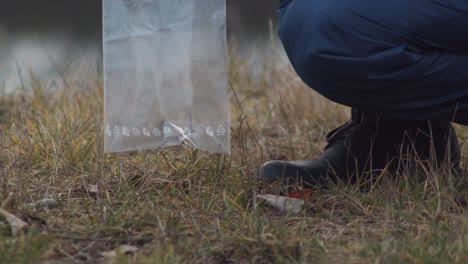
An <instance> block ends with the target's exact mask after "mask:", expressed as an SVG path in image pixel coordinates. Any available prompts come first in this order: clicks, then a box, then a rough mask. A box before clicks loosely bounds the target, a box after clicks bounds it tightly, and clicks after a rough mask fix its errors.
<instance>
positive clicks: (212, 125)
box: [103, 0, 230, 153]
mask: <svg viewBox="0 0 468 264" xmlns="http://www.w3.org/2000/svg"><path fill="white" fill-rule="evenodd" d="M103 3H104V5H103V19H104V23H103V28H104V29H103V30H104V32H103V33H104V36H103V37H104V81H105V89H104V90H105V92H104V95H105V96H104V97H105V99H104V101H105V102H104V134H105V136H104V149H105V151H106V152H118V151H129V150H142V149H156V148H161V147H167V146H174V145H180V144H188V145H190V146H192V147H194V148H198V149H202V150H207V151H212V152H224V153H229V152H230V144H229V127H230V126H229V125H230V123H229V112H230V110H229V89H228V81H227V61H226V58H227V44H226V2H225V0H103Z"/></svg>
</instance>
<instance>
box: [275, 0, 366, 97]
mask: <svg viewBox="0 0 468 264" xmlns="http://www.w3.org/2000/svg"><path fill="white" fill-rule="evenodd" d="M296 1H301V2H305V1H304V0H296ZM294 2H295V1H293V3H294ZM327 2H328V3H330V2H331V3H330V4H326V3H324V4H322V6H319V7H317V9H315V10H314V11H313V12H304V11H303V10H295V9H292V10H288V12H287V13H285V14H283V17H281V18H282V19H281V20H280V28H279V30H280V37H281V39H282V41H283V44H284V48H285V50H286V52H287V54H288V56H289V58H290V61H291V63H292V65H293V66H294V68H295V69H296V71H297V73H298V74H299V76H300V77H301V78H302V79H303V80H304V81H305V82H306V83H307V84H308V85H309V86H311V87H312V88H313V89H315V90H316V91H318V92H319V93H321V94H322V95H324V96H325V97H327V98H329V99H331V100H333V101H336V102H339V103H344V104H347V105H349V104H350V103H353V101H352V98H349V96H348V94H349V93H350V92H353V87H355V88H357V89H359V86H360V85H361V84H362V83H363V82H366V81H367V78H368V72H367V63H366V56H367V55H368V52H369V50H371V49H372V47H371V46H372V45H373V44H374V43H372V42H371V41H369V40H368V39H365V38H358V37H356V35H355V34H353V32H352V31H350V29H349V28H347V26H346V25H345V21H346V20H347V16H349V15H350V14H349V12H348V10H347V9H346V8H345V7H342V6H340V5H337V4H333V2H334V1H327ZM309 10H310V9H309ZM309 13H312V14H309ZM305 22H306V23H305Z"/></svg>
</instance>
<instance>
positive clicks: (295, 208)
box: [257, 194, 305, 214]
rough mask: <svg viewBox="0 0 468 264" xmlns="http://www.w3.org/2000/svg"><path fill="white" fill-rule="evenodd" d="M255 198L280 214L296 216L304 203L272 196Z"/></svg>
mask: <svg viewBox="0 0 468 264" xmlns="http://www.w3.org/2000/svg"><path fill="white" fill-rule="evenodd" d="M257 198H261V199H263V200H265V201H266V202H267V203H268V204H269V205H270V206H272V207H273V208H275V209H276V210H278V211H280V212H284V213H290V214H298V213H299V212H300V211H301V210H302V206H304V203H305V201H304V200H300V199H296V198H290V197H284V196H277V195H272V194H265V195H257Z"/></svg>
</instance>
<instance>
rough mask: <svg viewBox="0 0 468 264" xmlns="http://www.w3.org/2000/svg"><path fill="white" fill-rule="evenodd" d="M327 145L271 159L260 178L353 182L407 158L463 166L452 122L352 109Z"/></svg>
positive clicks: (312, 183) (268, 180)
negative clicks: (309, 154) (308, 156)
mask: <svg viewBox="0 0 468 264" xmlns="http://www.w3.org/2000/svg"><path fill="white" fill-rule="evenodd" d="M326 139H327V142H328V145H327V147H326V148H325V151H324V152H323V153H322V154H321V155H320V156H319V157H318V158H316V159H312V160H300V161H278V160H276V161H269V162H267V163H265V164H264V165H263V166H262V167H261V168H260V169H259V177H260V180H261V181H263V182H266V183H273V182H277V181H281V182H283V183H285V184H287V185H290V184H295V183H301V184H306V185H310V186H314V187H320V186H326V185H327V184H329V183H330V182H335V183H336V182H337V181H338V180H342V181H344V182H349V183H354V182H356V180H357V179H358V178H363V177H364V178H366V179H367V178H369V177H371V176H372V175H373V174H374V175H375V174H376V173H377V174H378V173H379V172H381V171H382V170H383V169H387V170H389V171H395V170H397V169H398V167H399V166H401V165H402V164H403V163H405V162H407V161H408V160H413V161H415V160H417V161H418V162H419V163H421V162H423V163H428V162H430V163H431V164H432V165H435V166H437V167H440V166H443V165H444V164H445V165H449V166H450V167H451V168H455V169H456V168H459V165H460V149H459V145H458V140H457V136H456V134H455V131H454V129H453V127H452V125H451V123H449V122H441V121H434V120H432V121H401V120H388V119H383V118H379V117H377V116H375V115H371V114H367V113H363V112H360V111H358V110H356V109H353V110H352V116H351V120H349V121H348V122H347V123H346V124H344V125H342V126H341V127H339V128H337V129H335V130H333V131H331V132H330V133H329V134H328V135H327V138H326Z"/></svg>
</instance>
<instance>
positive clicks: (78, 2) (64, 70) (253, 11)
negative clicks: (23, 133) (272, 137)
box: [0, 0, 277, 93]
mask: <svg viewBox="0 0 468 264" xmlns="http://www.w3.org/2000/svg"><path fill="white" fill-rule="evenodd" d="M227 3H228V34H229V38H230V39H231V42H230V43H231V44H232V45H231V47H235V49H236V51H237V52H238V53H239V54H240V55H241V56H244V57H245V58H247V59H248V60H250V61H249V63H251V64H252V65H254V66H255V65H256V66H257V67H253V68H252V74H253V75H255V74H256V70H258V69H261V68H262V67H261V65H262V63H263V58H264V55H265V54H264V53H265V47H268V48H276V45H277V39H276V34H275V33H274V31H275V29H274V24H275V15H276V13H275V9H276V5H277V1H274V0H255V1H252V0H235V1H230V0H228V1H227ZM101 8H102V7H101V1H99V0H67V1H63V0H48V1H36V0H15V1H8V3H4V4H3V5H2V9H1V10H0V90H2V91H3V92H4V93H10V92H12V91H21V90H22V89H26V87H30V82H31V78H30V76H31V74H33V75H34V77H36V78H38V79H41V80H47V82H48V83H47V87H50V88H60V87H61V86H62V85H63V83H64V76H67V78H69V77H70V73H71V72H73V73H75V74H76V70H77V69H79V70H80V71H83V70H87V71H91V72H94V73H96V72H98V73H99V70H100V68H101V64H102V63H101V58H102V42H101V35H102V33H101V32H102V30H101V13H102V11H101V10H102V9H101ZM272 36H274V37H272ZM233 43H235V45H234V44H233Z"/></svg>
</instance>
